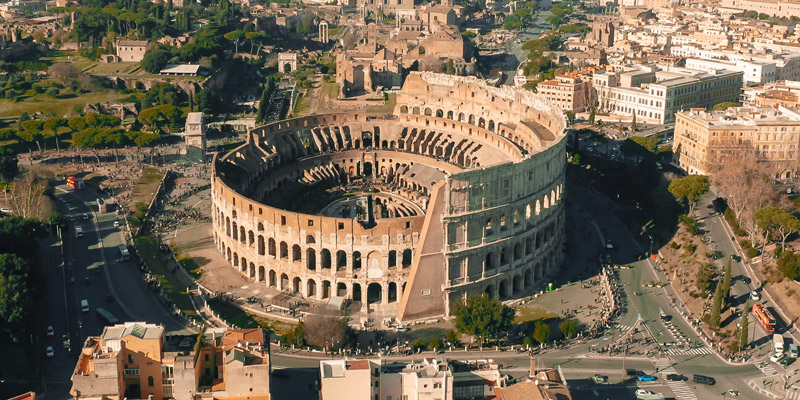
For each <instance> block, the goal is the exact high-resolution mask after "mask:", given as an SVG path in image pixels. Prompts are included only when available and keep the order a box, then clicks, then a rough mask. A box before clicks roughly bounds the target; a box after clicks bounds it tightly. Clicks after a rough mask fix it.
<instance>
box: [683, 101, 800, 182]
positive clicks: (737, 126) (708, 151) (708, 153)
mask: <svg viewBox="0 0 800 400" xmlns="http://www.w3.org/2000/svg"><path fill="white" fill-rule="evenodd" d="M674 140H675V141H674V144H673V153H674V161H675V162H676V164H678V165H680V167H681V168H683V169H684V170H685V171H686V172H688V173H690V174H703V175H707V174H709V173H710V172H711V171H713V170H714V169H715V168H717V167H719V166H720V165H718V164H719V163H720V162H724V156H725V155H726V154H730V152H732V151H746V148H751V149H752V150H754V151H756V152H757V153H758V155H759V157H760V159H761V161H763V162H765V163H767V164H768V167H769V168H770V169H771V170H772V171H774V174H775V178H776V179H787V178H791V177H792V176H796V174H797V172H798V160H799V159H798V146H800V110H798V109H796V108H785V107H777V108H774V107H732V108H729V109H728V110H726V111H711V112H709V111H705V110H702V109H692V110H689V111H683V112H679V113H678V114H677V115H676V121H675V139H674Z"/></svg>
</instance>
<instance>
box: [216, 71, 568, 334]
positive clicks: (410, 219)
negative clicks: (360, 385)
mask: <svg viewBox="0 0 800 400" xmlns="http://www.w3.org/2000/svg"><path fill="white" fill-rule="evenodd" d="M564 127H565V120H564V117H563V113H562V112H561V110H559V109H558V108H556V107H555V106H553V105H551V104H550V103H548V102H547V101H546V100H545V99H543V98H542V97H540V96H538V95H536V94H534V93H532V92H530V91H527V90H521V89H515V88H511V87H507V86H504V87H501V88H495V87H491V86H488V85H486V83H485V82H484V81H482V80H479V79H477V78H474V77H458V76H450V75H443V74H434V73H419V72H412V73H411V74H410V75H409V76H408V77H407V79H406V82H405V84H404V85H403V87H402V90H401V91H400V93H399V94H398V95H397V103H396V106H395V108H394V112H393V113H392V114H391V115H371V114H366V113H363V112H347V113H336V114H319V115H312V116H307V117H301V118H295V119H289V120H284V121H280V122H275V123H271V124H268V125H264V126H260V127H257V128H254V129H252V130H251V131H250V132H249V133H248V138H247V142H246V143H245V144H243V145H242V146H240V147H238V148H236V149H234V150H233V151H231V152H229V153H227V154H224V155H217V156H216V157H215V159H214V163H213V172H212V213H213V223H214V228H213V236H214V242H215V244H216V246H217V248H218V249H219V251H220V253H222V254H223V256H224V257H225V259H226V260H228V262H230V264H231V266H232V268H233V269H235V270H236V271H239V273H241V274H243V275H244V276H246V277H247V278H248V279H250V280H252V281H253V282H258V283H259V284H263V285H267V286H269V287H271V288H274V289H276V290H279V291H285V292H290V293H292V294H294V295H297V296H303V297H305V298H306V299H309V301H311V302H316V304H322V303H329V302H332V299H334V298H338V299H336V303H339V302H343V301H345V300H347V301H349V302H351V303H350V304H351V307H359V306H360V307H361V308H360V310H361V311H365V312H367V313H370V312H374V313H376V314H374V315H375V316H382V317H390V316H394V317H396V318H397V319H398V320H399V321H401V322H406V321H412V320H419V319H427V318H431V317H440V316H447V315H448V314H449V311H450V309H451V305H452V304H454V302H456V301H459V300H461V299H464V298H465V297H466V296H467V294H480V293H487V294H488V295H489V296H491V297H493V298H500V299H506V298H513V297H517V296H521V295H523V294H526V293H530V292H531V291H533V290H536V289H538V288H539V287H540V286H541V285H542V284H544V283H545V280H544V278H545V277H546V276H547V275H548V274H553V273H555V272H557V270H558V267H559V265H560V263H561V262H562V259H563V240H564V199H563V190H564V171H565V166H566V157H565V147H564V146H565V139H564V138H565V134H564ZM362 315H363V314H362Z"/></svg>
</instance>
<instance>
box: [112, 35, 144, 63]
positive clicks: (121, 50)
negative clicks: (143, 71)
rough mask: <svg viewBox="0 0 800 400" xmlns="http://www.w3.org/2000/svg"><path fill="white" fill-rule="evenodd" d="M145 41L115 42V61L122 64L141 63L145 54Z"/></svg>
mask: <svg viewBox="0 0 800 400" xmlns="http://www.w3.org/2000/svg"><path fill="white" fill-rule="evenodd" d="M147 43H148V42H147V41H146V40H119V41H117V46H116V47H117V60H118V61H122V62H141V61H142V59H144V53H146V52H147Z"/></svg>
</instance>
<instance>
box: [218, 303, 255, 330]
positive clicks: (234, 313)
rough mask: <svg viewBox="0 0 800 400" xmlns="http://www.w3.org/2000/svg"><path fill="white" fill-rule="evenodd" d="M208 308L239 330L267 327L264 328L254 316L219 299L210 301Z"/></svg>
mask: <svg viewBox="0 0 800 400" xmlns="http://www.w3.org/2000/svg"><path fill="white" fill-rule="evenodd" d="M208 306H209V307H211V309H212V310H214V312H215V313H217V315H219V316H220V318H222V319H224V320H225V321H226V322H227V323H229V324H234V325H236V326H238V327H239V328H244V329H247V328H259V327H266V326H262V325H261V324H260V323H259V322H258V321H257V320H256V319H255V318H253V316H251V315H250V314H248V313H246V312H244V311H242V310H241V309H240V308H239V307H236V306H234V305H231V304H228V303H226V302H225V301H222V300H219V299H213V300H209V301H208Z"/></svg>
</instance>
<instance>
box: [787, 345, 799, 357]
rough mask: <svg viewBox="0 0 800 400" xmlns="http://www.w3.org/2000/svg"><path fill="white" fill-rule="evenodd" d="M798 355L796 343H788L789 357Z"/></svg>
mask: <svg viewBox="0 0 800 400" xmlns="http://www.w3.org/2000/svg"><path fill="white" fill-rule="evenodd" d="M798 355H800V354H798V353H797V345H796V344H794V343H791V344H789V357H792V358H797V356H798Z"/></svg>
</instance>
